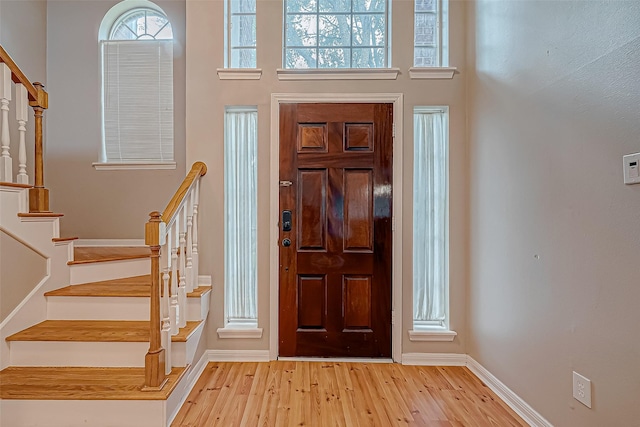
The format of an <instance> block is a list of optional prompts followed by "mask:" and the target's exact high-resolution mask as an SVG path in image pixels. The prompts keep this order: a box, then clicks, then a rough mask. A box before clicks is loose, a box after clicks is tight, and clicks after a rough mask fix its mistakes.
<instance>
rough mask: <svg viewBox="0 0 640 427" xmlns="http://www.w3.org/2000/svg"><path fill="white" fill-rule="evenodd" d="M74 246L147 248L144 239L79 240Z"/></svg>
mask: <svg viewBox="0 0 640 427" xmlns="http://www.w3.org/2000/svg"><path fill="white" fill-rule="evenodd" d="M73 246H75V247H81V246H146V245H145V244H144V239H77V240H75V241H74V242H73Z"/></svg>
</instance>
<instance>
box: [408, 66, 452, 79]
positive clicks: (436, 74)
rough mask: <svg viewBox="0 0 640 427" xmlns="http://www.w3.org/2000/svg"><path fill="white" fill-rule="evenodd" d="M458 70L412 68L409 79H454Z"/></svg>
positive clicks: (450, 68) (447, 68)
mask: <svg viewBox="0 0 640 427" xmlns="http://www.w3.org/2000/svg"><path fill="white" fill-rule="evenodd" d="M457 71H458V69H457V68H456V67H411V68H409V77H411V78H412V79H452V78H453V75H454V74H456V72H457Z"/></svg>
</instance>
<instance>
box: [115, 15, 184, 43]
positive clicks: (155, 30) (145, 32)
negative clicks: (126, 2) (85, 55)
mask: <svg viewBox="0 0 640 427" xmlns="http://www.w3.org/2000/svg"><path fill="white" fill-rule="evenodd" d="M172 38H173V32H172V31H171V24H169V21H168V20H167V17H166V16H164V15H162V14H161V13H160V12H157V11H155V10H152V9H136V10H134V11H131V12H128V13H126V14H125V15H123V16H122V17H120V18H119V19H118V20H117V21H116V23H115V24H114V26H113V29H112V30H111V36H110V37H109V39H110V40H136V39H172Z"/></svg>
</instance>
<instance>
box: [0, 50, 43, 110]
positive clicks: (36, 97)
mask: <svg viewBox="0 0 640 427" xmlns="http://www.w3.org/2000/svg"><path fill="white" fill-rule="evenodd" d="M0 62H4V63H5V64H7V66H8V67H9V69H10V70H11V80H13V82H14V83H22V84H23V85H24V87H25V88H27V92H28V93H29V105H31V106H32V107H41V108H44V109H47V108H49V105H48V99H47V98H48V97H47V93H46V92H45V91H44V89H42V90H40V88H36V86H34V85H33V84H31V81H30V80H29V79H28V78H27V76H25V75H24V73H23V72H22V70H21V69H20V67H18V65H17V64H16V63H15V61H14V60H13V59H12V58H11V56H9V54H8V53H7V51H6V50H4V48H3V47H2V46H0Z"/></svg>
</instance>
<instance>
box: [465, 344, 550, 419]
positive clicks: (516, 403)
mask: <svg viewBox="0 0 640 427" xmlns="http://www.w3.org/2000/svg"><path fill="white" fill-rule="evenodd" d="M467 368H469V370H470V371H471V372H473V374H474V375H475V376H476V377H478V378H479V379H480V380H481V381H482V382H484V383H485V384H486V385H487V387H489V388H490V389H491V390H493V392H494V393H495V394H497V395H498V397H499V398H500V399H502V400H503V401H504V402H505V403H506V404H507V405H509V407H510V408H511V409H513V410H514V411H515V412H516V413H517V414H518V415H520V417H522V419H524V420H525V421H526V422H527V423H529V425H531V426H532V427H553V424H551V423H550V422H549V421H547V420H546V419H545V418H544V417H543V416H542V415H540V414H539V413H538V412H537V411H536V410H535V409H533V408H532V407H531V406H530V405H529V404H528V403H527V402H525V401H524V400H523V399H522V398H521V397H520V396H518V395H517V394H515V393H514V392H513V391H512V390H511V389H510V388H509V387H507V386H506V385H505V384H504V383H503V382H502V381H500V380H499V379H498V378H496V377H495V376H494V375H493V374H492V373H491V372H489V371H488V370H487V369H486V368H485V367H484V366H482V365H481V364H480V363H478V362H477V361H476V360H475V359H474V358H473V357H471V356H467Z"/></svg>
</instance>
